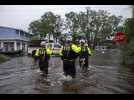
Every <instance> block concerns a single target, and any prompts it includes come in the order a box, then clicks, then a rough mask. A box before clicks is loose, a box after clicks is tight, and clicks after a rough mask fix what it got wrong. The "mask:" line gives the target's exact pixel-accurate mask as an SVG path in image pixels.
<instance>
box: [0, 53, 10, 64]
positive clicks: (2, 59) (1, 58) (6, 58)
mask: <svg viewBox="0 0 134 100" xmlns="http://www.w3.org/2000/svg"><path fill="white" fill-rule="evenodd" d="M9 59H10V57H8V56H5V55H3V54H0V63H3V62H5V61H8V60H9Z"/></svg>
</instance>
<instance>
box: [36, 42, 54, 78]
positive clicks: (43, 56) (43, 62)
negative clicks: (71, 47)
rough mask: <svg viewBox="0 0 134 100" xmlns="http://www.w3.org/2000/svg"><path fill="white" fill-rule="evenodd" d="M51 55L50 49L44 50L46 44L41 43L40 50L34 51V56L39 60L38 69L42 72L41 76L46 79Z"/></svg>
mask: <svg viewBox="0 0 134 100" xmlns="http://www.w3.org/2000/svg"><path fill="white" fill-rule="evenodd" d="M51 54H52V50H51V48H46V43H45V42H41V48H40V49H37V50H36V53H35V56H36V57H38V58H39V68H40V70H41V71H42V72H43V76H44V77H45V78H46V79H47V75H48V64H49V63H48V62H49V60H50V57H51Z"/></svg>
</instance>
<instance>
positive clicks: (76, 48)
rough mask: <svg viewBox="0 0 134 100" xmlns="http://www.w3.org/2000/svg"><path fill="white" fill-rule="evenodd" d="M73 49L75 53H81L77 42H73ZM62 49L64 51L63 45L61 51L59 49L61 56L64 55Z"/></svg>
mask: <svg viewBox="0 0 134 100" xmlns="http://www.w3.org/2000/svg"><path fill="white" fill-rule="evenodd" d="M71 49H72V50H73V51H74V52H75V53H79V52H80V51H81V48H80V47H78V46H77V45H75V44H71ZM62 51H63V47H62V48H61V49H60V51H59V55H60V56H63V54H62Z"/></svg>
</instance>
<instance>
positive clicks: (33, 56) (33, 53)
mask: <svg viewBox="0 0 134 100" xmlns="http://www.w3.org/2000/svg"><path fill="white" fill-rule="evenodd" d="M35 53H36V49H34V50H33V51H32V58H33V59H34V63H35V65H37V63H38V57H37V56H35Z"/></svg>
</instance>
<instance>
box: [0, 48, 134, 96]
mask: <svg viewBox="0 0 134 100" xmlns="http://www.w3.org/2000/svg"><path fill="white" fill-rule="evenodd" d="M119 63H120V56H119V52H118V51H117V50H109V51H106V52H105V53H104V54H103V53H101V52H95V53H94V55H93V56H92V57H90V58H89V70H88V73H86V74H82V73H81V70H80V68H79V63H78V59H77V60H76V68H77V75H76V79H74V80H72V81H69V82H64V81H63V80H62V61H61V59H60V58H59V57H52V58H51V60H50V67H49V75H48V78H49V79H50V83H48V82H47V83H46V82H45V81H44V80H43V78H42V76H41V72H40V71H39V68H38V66H37V65H35V64H34V62H33V59H32V58H31V57H27V56H23V57H15V58H12V59H11V60H10V61H7V62H6V63H2V64H0V93H1V94H2V93H5V94H10V93H15V94H18V93H21V94H27V93H32V94H33V93H36V94H53V93H54V94H66V93H77V94H98V93H99V94H105V93H108V94H115V93H116V94H117V93H118V94H120V93H121V94H124V93H134V72H133V71H132V69H131V68H128V67H125V66H121V65H120V64H119ZM132 67H133V66H132Z"/></svg>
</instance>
